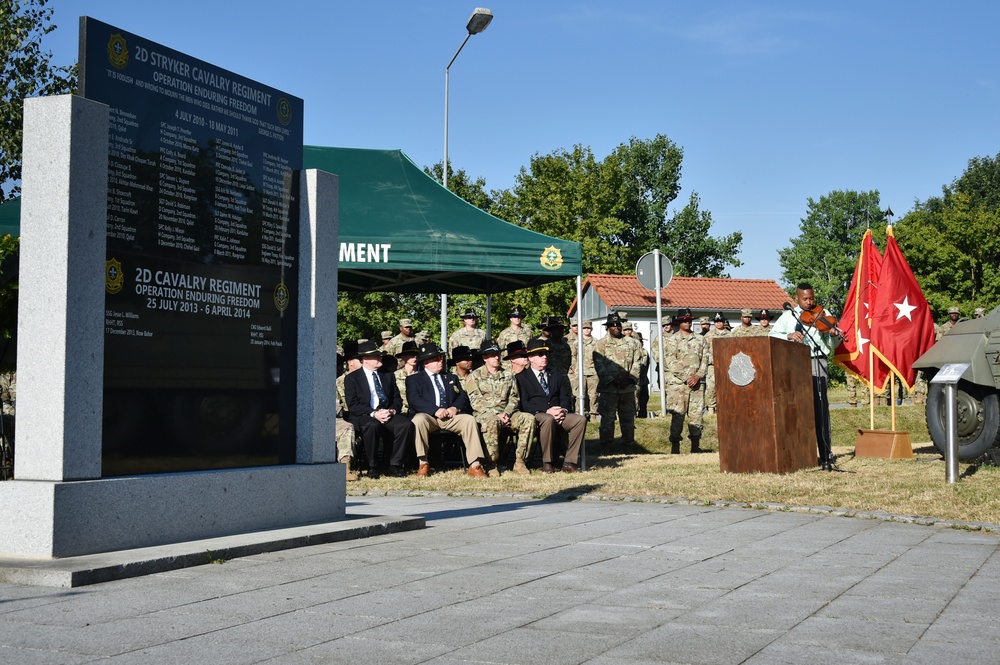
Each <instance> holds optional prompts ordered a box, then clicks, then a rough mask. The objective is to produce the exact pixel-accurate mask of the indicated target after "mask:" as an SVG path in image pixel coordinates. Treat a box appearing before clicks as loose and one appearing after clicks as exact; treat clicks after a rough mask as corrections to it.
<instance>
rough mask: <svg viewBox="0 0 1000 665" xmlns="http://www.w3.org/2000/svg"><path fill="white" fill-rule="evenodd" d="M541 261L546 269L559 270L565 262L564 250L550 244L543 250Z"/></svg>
mask: <svg viewBox="0 0 1000 665" xmlns="http://www.w3.org/2000/svg"><path fill="white" fill-rule="evenodd" d="M540 262H541V264H542V267H543V268H545V269H546V270H559V268H560V267H562V264H563V258H562V252H560V251H559V250H558V249H557V248H556V247H555V245H549V246H548V247H546V248H545V249H544V250H543V251H542V258H541V259H540Z"/></svg>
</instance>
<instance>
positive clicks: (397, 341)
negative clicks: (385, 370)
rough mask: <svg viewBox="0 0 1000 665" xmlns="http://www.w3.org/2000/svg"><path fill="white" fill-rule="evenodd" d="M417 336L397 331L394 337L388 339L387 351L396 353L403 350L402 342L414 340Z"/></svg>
mask: <svg viewBox="0 0 1000 665" xmlns="http://www.w3.org/2000/svg"><path fill="white" fill-rule="evenodd" d="M416 341H417V338H416V336H414V335H404V334H403V333H399V334H398V335H396V336H395V337H393V338H392V339H390V340H389V349H388V350H389V353H391V354H392V355H396V354H397V353H399V352H400V351H402V350H403V342H416Z"/></svg>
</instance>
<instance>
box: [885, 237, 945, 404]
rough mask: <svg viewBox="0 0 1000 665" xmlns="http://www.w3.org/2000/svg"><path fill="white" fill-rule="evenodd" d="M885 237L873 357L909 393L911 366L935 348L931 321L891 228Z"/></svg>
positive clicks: (931, 318) (932, 318)
mask: <svg viewBox="0 0 1000 665" xmlns="http://www.w3.org/2000/svg"><path fill="white" fill-rule="evenodd" d="M886 235H887V236H888V237H887V238H886V243H885V257H884V258H883V259H882V270H881V271H880V272H879V278H878V295H877V296H876V297H875V309H874V319H873V321H872V338H871V339H872V342H871V343H872V348H873V349H874V350H875V355H877V356H878V357H880V358H881V359H882V360H884V361H885V364H886V365H888V366H889V368H890V369H892V371H893V372H895V373H896V374H897V375H898V376H899V378H900V379H902V380H903V383H905V384H906V387H907V388H908V389H911V390H912V389H913V382H914V381H915V380H916V371H915V370H914V369H913V363H914V362H915V361H916V359H917V358H919V357H920V356H921V355H923V353H924V352H925V351H926V350H927V349H929V348H931V346H932V345H933V344H934V317H933V316H932V315H931V308H930V306H929V305H928V304H927V300H925V299H924V294H923V292H922V291H921V290H920V285H919V284H917V278H916V277H914V276H913V271H912V270H910V264H909V263H907V262H906V258H904V257H903V252H901V251H900V249H899V245H898V244H896V237H895V235H893V230H892V227H891V226H890V227H889V228H888V231H887V234H886Z"/></svg>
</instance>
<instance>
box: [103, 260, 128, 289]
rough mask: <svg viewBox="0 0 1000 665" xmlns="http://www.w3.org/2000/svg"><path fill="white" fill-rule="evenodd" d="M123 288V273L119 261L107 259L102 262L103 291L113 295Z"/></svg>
mask: <svg viewBox="0 0 1000 665" xmlns="http://www.w3.org/2000/svg"><path fill="white" fill-rule="evenodd" d="M123 286H125V273H124V272H123V271H122V264H121V261H119V260H118V259H108V260H107V261H105V262H104V290H105V291H107V292H108V293H111V294H115V293H119V292H120V291H121V290H122V287H123Z"/></svg>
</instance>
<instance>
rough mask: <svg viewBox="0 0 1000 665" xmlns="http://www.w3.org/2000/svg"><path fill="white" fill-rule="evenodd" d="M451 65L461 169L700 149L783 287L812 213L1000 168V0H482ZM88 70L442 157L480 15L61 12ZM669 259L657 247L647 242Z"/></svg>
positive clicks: (336, 8) (748, 268)
mask: <svg viewBox="0 0 1000 665" xmlns="http://www.w3.org/2000/svg"><path fill="white" fill-rule="evenodd" d="M479 1H480V3H481V5H483V6H486V7H489V8H490V9H491V10H492V11H493V14H494V15H495V18H494V20H493V23H492V24H491V25H490V27H489V28H488V29H487V30H486V31H485V32H484V33H482V34H480V35H476V36H473V37H472V38H471V39H470V40H469V43H468V44H466V46H465V48H464V50H463V51H462V53H461V54H460V55H459V57H458V59H457V60H456V61H455V64H454V65H452V68H451V104H450V107H451V108H450V116H451V123H450V125H451V126H450V140H449V156H450V158H451V162H452V164H453V167H454V168H462V169H465V170H466V171H467V172H468V173H469V174H470V175H472V176H482V177H484V178H485V179H486V183H487V187H488V188H489V189H501V188H509V187H512V186H513V185H514V182H515V178H516V176H517V174H518V171H519V170H520V168H521V167H522V166H527V165H528V163H529V160H530V158H531V156H532V155H534V154H536V153H538V154H547V153H550V152H552V151H554V150H559V149H570V148H572V147H573V146H574V145H576V144H581V145H584V146H589V147H590V148H591V149H592V150H593V151H594V153H595V155H596V156H597V157H598V158H603V157H604V156H606V155H607V154H608V153H609V152H610V151H611V150H613V149H614V148H615V147H616V146H617V145H619V144H621V143H623V142H626V141H628V139H629V137H631V136H635V137H638V138H651V137H653V136H655V135H656V134H658V133H660V134H665V135H666V136H668V137H669V138H670V139H671V140H673V141H674V142H675V143H677V144H678V145H680V146H682V147H683V148H684V163H683V175H682V180H681V184H682V186H683V191H682V193H681V195H680V197H679V198H678V200H677V202H676V204H677V206H680V205H682V204H683V203H684V202H685V201H686V200H687V198H688V196H689V194H690V193H691V192H692V191H696V192H698V194H699V195H700V196H701V205H702V209H705V210H709V211H711V213H712V216H713V219H714V221H715V225H714V227H713V232H714V233H715V234H716V235H718V234H725V233H730V232H732V231H736V230H741V231H742V232H743V237H744V242H743V253H742V255H741V257H740V258H741V260H742V261H743V262H744V265H743V267H740V268H736V269H734V270H732V271H731V274H732V276H734V277H748V278H770V279H779V278H780V276H781V268H780V266H779V265H778V257H777V250H778V249H780V248H782V247H786V246H788V245H789V241H790V239H791V238H792V237H795V236H797V235H798V234H799V222H800V220H801V218H802V217H804V216H805V213H806V205H807V199H808V198H810V197H812V198H814V199H819V197H821V196H823V195H824V194H827V193H828V192H830V191H832V190H836V189H854V190H871V189H877V190H879V191H880V192H881V195H882V206H883V207H885V206H891V207H892V209H893V211H894V212H895V213H896V214H897V215H901V214H904V213H905V212H907V211H908V210H910V209H912V207H913V203H914V201H915V200H917V199H919V200H925V199H927V198H928V197H931V196H937V195H939V194H940V193H941V187H942V186H943V185H946V184H949V183H951V181H952V180H954V179H955V178H956V177H958V176H959V175H961V173H962V171H963V170H964V168H965V167H966V165H967V163H968V160H969V159H970V158H972V157H976V156H994V155H996V154H997V153H998V152H1000V121H998V120H1000V113H998V110H1000V55H998V53H1000V51H998V49H997V48H996V26H997V25H1000V3H997V2H987V1H981V2H963V1H961V0H959V1H957V2H951V3H944V2H928V1H924V0H911V1H907V2H902V1H900V2H877V1H872V0H868V1H856V0H847V1H842V2H837V3H813V2H775V1H767V0H761V1H755V2H735V1H719V2H703V1H693V0H692V1H685V2H668V1H656V0H648V1H636V2H625V1H623V2H614V3H611V2H598V1H596V0H587V1H585V2H539V1H538V0H479ZM50 6H52V7H54V8H55V22H56V24H57V25H58V26H59V29H58V30H57V31H56V32H54V33H53V34H51V35H49V37H48V38H47V42H46V45H47V47H48V48H49V49H51V50H52V51H53V55H54V59H55V60H56V62H57V63H58V64H68V63H70V62H73V61H75V59H76V55H77V51H76V48H77V46H76V43H77V17H79V16H81V15H88V16H92V17H93V18H96V19H99V20H101V21H104V22H106V23H110V24H112V25H114V26H117V27H120V28H122V29H124V30H127V31H129V32H133V33H136V34H139V35H142V36H144V37H146V38H148V39H151V40H153V41H156V42H159V43H161V44H163V45H165V46H169V47H171V48H174V49H177V50H179V51H183V52H185V53H188V54H189V55H191V56H194V57H197V58H201V59H203V60H207V61H209V62H211V63H214V64H216V65H218V66H220V67H224V68H226V69H230V70H233V71H236V72H238V73H240V74H242V75H244V76H247V77H249V78H252V79H256V80H258V81H260V82H262V83H266V84H268V85H271V86H274V87H276V88H279V89H282V90H286V91H288V92H290V93H292V94H295V95H297V96H299V97H302V98H303V99H304V100H305V109H306V111H305V113H306V117H305V140H306V143H308V144H315V145H331V146H346V147H361V148H399V149H401V150H403V151H404V152H405V153H407V154H408V155H409V156H410V158H411V159H413V161H414V162H416V163H417V164H418V165H420V166H427V165H430V164H433V163H435V162H438V161H440V160H441V158H442V153H443V140H444V139H443V135H444V69H445V66H446V65H447V64H448V61H449V60H450V59H451V57H452V55H454V53H455V51H456V49H457V48H458V47H459V45H460V44H461V42H462V39H464V37H465V34H466V32H465V23H466V20H467V19H468V17H469V15H470V14H471V12H472V10H473V8H474V7H475V6H476V5H475V4H474V3H473V2H454V1H452V0H448V1H436V2H425V3H419V2H413V1H412V0H410V1H409V2H402V1H400V0H382V1H380V2H358V1H356V0H355V1H352V2H344V1H340V0H332V1H329V2H327V1H320V0H313V1H303V0H283V1H282V2H273V1H270V0H269V1H267V2H262V1H260V0H241V1H240V2H228V1H224V0H210V1H206V0H199V1H197V2H195V1H192V0H173V1H172V2H169V3H160V2H156V3H154V2H140V1H137V0H72V1H70V0H53V1H52V2H51V3H50ZM648 249H652V248H648Z"/></svg>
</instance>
